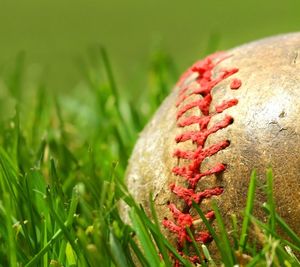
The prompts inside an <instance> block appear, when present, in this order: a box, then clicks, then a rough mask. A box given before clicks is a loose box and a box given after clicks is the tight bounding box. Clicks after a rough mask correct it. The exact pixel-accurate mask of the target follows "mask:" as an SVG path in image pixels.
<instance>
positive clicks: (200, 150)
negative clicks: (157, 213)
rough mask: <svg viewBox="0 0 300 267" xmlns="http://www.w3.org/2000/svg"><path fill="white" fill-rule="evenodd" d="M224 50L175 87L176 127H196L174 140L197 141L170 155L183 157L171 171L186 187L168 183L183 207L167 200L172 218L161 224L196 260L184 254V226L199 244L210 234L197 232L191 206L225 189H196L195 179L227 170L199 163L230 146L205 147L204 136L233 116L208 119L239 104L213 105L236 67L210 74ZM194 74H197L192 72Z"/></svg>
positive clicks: (219, 165) (237, 84)
mask: <svg viewBox="0 0 300 267" xmlns="http://www.w3.org/2000/svg"><path fill="white" fill-rule="evenodd" d="M227 58H228V56H226V55H225V54H224V53H216V54H213V55H210V56H208V57H206V58H205V59H204V60H201V61H199V62H196V63H195V64H194V65H193V66H192V67H191V68H190V69H188V71H186V72H185V73H184V74H183V75H182V77H181V78H180V80H179V82H178V84H177V86H178V87H179V88H180V91H179V96H178V101H177V103H176V107H177V108H178V110H177V117H176V121H177V126H178V127H180V128H184V127H186V126H190V125H194V124H197V125H199V130H197V131H186V132H183V133H181V134H179V135H177V136H176V138H175V141H176V143H181V142H186V141H192V142H193V144H196V149H195V150H192V151H187V150H182V149H175V151H174V154H173V156H175V157H176V158H178V160H179V161H180V160H185V161H184V162H187V164H185V165H184V166H175V167H174V168H173V169H172V172H173V173H174V174H175V175H176V176H180V177H182V178H183V179H184V180H185V181H186V182H187V187H184V186H180V185H176V184H174V183H173V184H171V185H170V189H171V191H172V192H173V193H174V194H175V195H176V196H177V197H179V198H180V199H182V200H183V201H184V203H185V206H184V208H183V209H179V208H177V206H176V205H175V204H174V203H168V207H169V209H170V211H171V213H172V215H173V219H174V220H173V221H172V220H169V219H168V218H164V220H163V225H164V226H165V227H166V228H168V229H169V230H170V231H171V232H173V233H175V234H176V235H177V249H178V252H179V253H180V254H181V255H184V256H186V257H188V258H189V260H190V261H191V262H194V263H197V262H199V259H198V257H197V256H192V257H191V256H189V255H186V254H185V253H184V249H183V248H184V246H185V244H186V243H191V241H192V240H191V239H190V237H189V235H188V233H187V230H186V228H189V229H191V230H192V232H194V233H195V240H196V241H197V242H200V243H208V242H210V241H211V240H212V237H211V235H210V233H209V232H207V231H198V232H197V231H196V227H195V226H196V224H197V223H199V221H201V220H199V218H196V217H193V216H192V215H191V206H192V202H193V201H194V202H195V203H197V204H201V202H202V201H203V200H204V199H207V198H211V197H212V196H219V195H221V194H222V193H223V192H224V188H222V187H214V188H208V189H204V190H202V191H197V192H196V188H197V185H198V182H199V181H200V180H201V179H203V178H204V177H206V176H210V175H212V174H218V173H221V172H223V171H225V170H226V167H227V166H226V165H225V164H224V163H217V164H215V166H213V167H212V168H211V169H208V170H206V171H202V170H201V169H202V168H201V167H202V163H203V161H204V160H205V159H206V158H209V157H211V156H213V155H215V154H217V153H218V152H219V151H221V150H223V149H226V148H227V147H228V146H229V145H230V141H229V140H222V141H220V142H218V143H216V144H213V145H211V146H209V147H205V144H206V141H207V138H208V137H209V136H210V135H212V134H214V133H216V132H217V131H219V130H221V129H224V128H226V127H228V126H229V125H230V124H231V123H233V118H232V117H231V116H229V115H225V117H224V118H223V119H222V120H221V121H218V122H216V123H214V124H213V125H212V126H210V125H209V124H210V122H211V120H212V118H213V117H215V116H216V115H217V114H220V113H223V112H224V111H225V110H226V109H228V108H230V107H233V106H235V105H237V104H238V100H237V99H236V98H233V99H230V100H224V101H223V102H222V103H220V104H217V105H215V106H214V107H213V105H212V102H213V92H212V91H213V89H214V88H215V87H216V85H218V84H219V83H220V82H221V81H223V80H225V79H227V78H229V77H230V76H232V75H233V74H235V73H237V72H238V69H237V68H231V69H220V70H219V71H218V74H217V76H216V77H213V75H214V73H213V72H214V70H215V67H216V66H217V65H219V64H220V63H221V62H222V61H224V60H225V59H227ZM195 74H196V75H195ZM191 75H195V76H197V77H196V78H195V82H196V84H197V86H196V88H195V86H193V87H192V86H191V83H188V84H187V85H185V81H186V79H187V78H189V77H190V76H191ZM240 86H241V80H239V79H237V78H233V79H232V81H231V83H230V88H231V89H232V90H236V89H238V88H239V87H240ZM194 95H199V96H200V99H197V100H193V101H187V100H188V98H189V97H191V96H194ZM194 108H199V110H200V115H199V116H195V115H191V116H184V115H185V114H186V113H187V112H188V111H190V110H191V109H194ZM205 216H206V218H207V219H208V220H213V219H214V212H213V211H208V212H207V213H206V214H205ZM177 264H178V263H177Z"/></svg>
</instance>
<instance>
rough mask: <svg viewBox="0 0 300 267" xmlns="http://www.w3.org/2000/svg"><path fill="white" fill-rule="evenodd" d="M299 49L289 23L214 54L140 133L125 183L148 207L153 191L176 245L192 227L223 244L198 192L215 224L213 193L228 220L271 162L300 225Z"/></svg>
mask: <svg viewBox="0 0 300 267" xmlns="http://www.w3.org/2000/svg"><path fill="white" fill-rule="evenodd" d="M299 53H300V33H292V34H286V35H280V36H275V37H271V38H267V39H263V40H259V41H255V42H251V43H248V44H245V45H242V46H239V47H236V48H233V49H231V50H228V51H225V52H218V53H215V54H213V55H209V56H207V57H206V58H204V59H202V60H200V61H198V62H196V63H195V64H194V65H192V66H191V67H190V68H189V69H188V70H187V71H186V72H185V73H184V74H183V75H182V76H181V78H180V79H179V81H178V83H177V84H176V86H175V88H174V89H173V90H172V92H171V93H170V95H169V96H168V97H167V98H166V99H165V101H164V102H163V103H162V105H161V106H160V108H159V109H158V111H157V112H156V113H155V115H154V116H153V118H152V120H151V121H150V122H149V124H148V125H147V126H146V127H145V129H144V130H143V132H142V133H141V135H140V138H139V140H138V142H137V143H136V146H135V148H134V151H133V153H132V156H131V159H130V162H129V166H128V169H127V175H126V182H127V186H128V189H129V191H130V192H131V194H132V195H133V197H134V198H135V199H136V201H137V202H138V203H141V204H142V205H143V206H144V208H145V209H146V211H147V210H148V211H149V203H148V202H149V201H148V198H149V194H150V192H152V193H153V201H154V203H155V207H156V211H157V214H158V218H159V220H160V222H161V228H162V229H163V231H164V234H165V236H166V237H167V238H168V239H169V240H170V241H172V243H173V244H174V245H175V246H177V249H178V250H179V251H180V250H182V248H183V246H184V243H185V242H190V240H189V237H188V235H187V233H186V227H190V228H192V229H193V233H194V235H195V239H196V242H198V243H199V244H207V246H208V248H209V249H210V251H211V253H212V255H214V253H217V252H216V248H215V246H214V241H213V239H212V237H211V235H210V233H209V232H208V231H207V229H206V228H205V227H204V225H202V224H203V223H202V224H201V220H199V216H198V215H197V213H196V212H195V210H194V209H193V207H192V201H194V202H196V203H197V204H198V205H199V207H200V208H201V209H202V211H203V212H204V214H205V216H206V217H207V218H208V219H209V220H210V221H211V223H212V225H213V226H214V224H215V222H214V212H213V211H212V200H215V201H216V203H217V205H218V208H219V210H220V212H221V214H222V216H223V218H224V222H225V226H226V227H227V229H228V230H229V229H230V227H231V223H230V215H231V214H236V215H237V216H241V214H242V212H243V210H244V208H245V205H246V198H247V190H248V185H249V179H250V174H251V171H252V170H253V169H256V170H257V173H258V181H259V183H260V185H263V184H265V179H266V178H265V173H266V169H267V168H268V167H272V169H273V173H274V198H275V199H274V201H275V203H276V207H277V212H278V213H279V215H280V216H281V217H283V218H284V220H285V221H286V222H287V223H288V224H289V226H290V227H291V228H292V229H293V230H294V231H295V232H296V233H297V234H300V228H299V225H300V156H299V155H300V116H299V114H300V55H299ZM265 199H266V198H265V192H264V190H263V186H261V187H260V188H258V190H257V192H256V195H255V205H256V208H255V211H254V215H255V216H257V217H258V218H260V219H261V220H264V216H266V215H265V213H264V212H263V211H262V209H261V205H262V203H263V202H264V201H265ZM199 221H200V223H196V222H199ZM182 253H183V254H184V253H186V254H187V255H186V256H187V257H191V255H188V254H189V253H188V252H182ZM195 261H196V260H195Z"/></svg>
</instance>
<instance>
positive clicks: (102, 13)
mask: <svg viewBox="0 0 300 267" xmlns="http://www.w3.org/2000/svg"><path fill="white" fill-rule="evenodd" d="M299 11H300V1H299V0H285V1H282V0H264V1H261V0H251V1H242V0H227V1H222V0H209V1H208V0H206V1H202V0H186V1H183V0H172V1H165V0H152V1H141V0H127V1H125V0H123V1H122V0H109V1H104V0H98V1H95V0H94V1H92V0H63V1H61V0H52V1H46V0H27V1H17V0H6V1H5V0H0V51H1V52H0V71H1V69H2V68H3V66H7V65H9V64H11V62H13V61H14V59H15V57H16V54H17V53H18V52H19V51H22V50H23V51H25V52H26V62H27V63H28V64H29V65H30V66H31V68H32V69H33V70H35V71H36V73H38V74H39V75H41V76H42V77H43V79H45V81H46V82H47V83H48V84H49V86H50V87H51V88H52V89H57V90H68V89H71V88H73V87H74V86H75V85H76V84H77V83H78V81H79V80H80V79H81V74H80V71H79V67H78V65H79V64H78V59H79V58H84V57H85V56H86V55H87V50H88V49H90V48H92V47H95V46H96V45H97V44H101V45H104V46H105V47H106V49H107V51H108V53H109V55H110V57H111V60H112V63H113V66H114V70H115V72H116V74H117V77H118V80H119V82H124V83H126V84H130V82H131V80H132V79H133V77H137V76H138V75H140V73H143V72H142V71H141V70H143V69H144V68H146V67H147V60H148V59H149V55H151V52H152V51H154V50H155V49H156V47H162V48H163V49H164V50H165V51H167V52H168V53H169V54H170V55H171V56H172V57H173V58H174V60H175V62H176V63H177V65H178V66H179V71H182V70H184V68H186V67H187V66H188V65H189V64H191V63H192V62H193V61H195V60H196V59H198V58H199V57H201V56H203V55H204V54H206V53H208V52H211V51H209V50H208V47H210V50H211V49H212V48H213V49H214V48H216V49H227V48H230V47H232V46H236V45H239V44H241V43H244V42H248V41H251V40H254V39H257V38H261V37H265V36H269V35H274V34H278V33H284V32H292V31H298V30H299V27H300V15H299ZM140 83H142V78H141V81H140Z"/></svg>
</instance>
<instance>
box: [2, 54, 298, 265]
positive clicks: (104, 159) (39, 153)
mask: <svg viewBox="0 0 300 267" xmlns="http://www.w3.org/2000/svg"><path fill="white" fill-rule="evenodd" d="M81 67H82V70H81V72H82V74H83V77H84V82H83V83H81V84H80V85H79V86H78V87H76V88H74V90H73V92H72V94H70V95H65V94H56V95H54V94H52V93H51V90H50V89H49V88H46V86H45V85H44V84H43V83H42V82H32V81H31V80H30V79H28V77H27V76H26V64H25V62H24V56H23V55H20V56H19V57H18V59H17V62H16V65H15V69H14V70H12V71H11V72H10V74H9V75H0V76H1V77H0V86H1V94H0V102H1V104H3V105H1V106H0V111H1V114H2V116H1V118H0V266H1V267H2V266H3V267H4V266H5V267H6V266H11V267H15V266H25V267H29V266H44V267H46V266H53V267H54V266H55V267H56V266H117V267H127V266H128V267H131V266H135V265H136V263H137V262H139V263H140V265H141V266H149V267H152V266H153V267H155V266H172V264H173V263H172V261H173V260H172V258H171V257H170V255H171V254H172V255H173V257H174V258H177V259H178V260H179V262H181V263H182V264H183V265H184V266H192V265H191V264H190V263H189V262H188V261H187V260H186V259H184V258H183V257H181V256H180V255H179V254H178V253H177V251H176V248H174V247H173V246H172V245H171V244H170V243H169V241H168V240H167V239H166V238H165V237H164V236H163V235H162V233H161V229H160V225H161V224H160V222H159V220H158V218H157V216H156V212H155V207H154V205H153V203H151V213H152V217H151V218H149V217H148V216H147V215H146V213H145V212H144V210H143V208H142V207H140V206H139V205H138V204H137V203H135V202H134V200H133V199H132V198H131V197H130V195H129V194H128V193H127V192H126V187H125V186H124V171H125V168H126V164H127V160H128V157H129V155H130V153H131V150H132V147H133V145H134V143H135V141H136V139H137V137H138V133H139V132H140V131H141V129H142V128H143V126H144V125H145V123H146V122H147V121H148V120H149V118H150V116H151V115H152V114H153V112H154V111H155V110H156V108H157V107H158V105H159V104H160V103H161V101H162V100H163V99H164V97H165V96H166V95H167V94H168V93H169V90H170V88H172V85H173V84H174V83H175V81H176V78H177V76H178V73H177V68H176V65H175V64H174V62H173V61H172V59H171V58H170V57H169V56H168V55H166V54H165V53H163V52H161V51H158V52H157V53H156V54H154V55H153V56H152V57H151V60H150V62H149V71H148V73H145V74H144V75H145V77H146V78H147V83H146V84H145V86H144V87H143V88H138V89H136V88H121V87H119V86H118V81H117V79H116V78H115V77H114V75H113V66H112V65H111V63H110V60H109V57H108V55H107V53H106V51H105V50H104V49H103V48H101V49H99V51H98V53H96V54H94V55H93V61H89V62H85V63H83V62H82V63H81ZM128 92H135V93H134V94H132V95H130V94H129V93H128ZM7 103H11V104H9V105H7ZM5 104H6V105H5ZM256 179H257V178H256V173H255V172H253V173H252V176H251V182H250V186H249V193H248V201H247V205H246V207H245V211H244V216H243V218H244V219H243V222H242V223H241V229H240V228H239V223H238V222H237V219H236V218H237V217H236V216H234V215H233V216H232V229H225V226H224V224H223V220H222V218H221V215H220V212H219V211H218V208H217V206H216V205H215V206H214V209H215V213H216V221H217V225H218V231H215V229H213V228H212V227H211V225H210V224H209V223H208V222H207V220H206V218H205V216H204V215H203V213H202V211H201V209H199V207H198V206H197V205H194V207H195V208H196V210H197V212H198V213H199V216H200V217H201V218H202V220H203V221H204V223H205V224H206V226H207V228H208V229H209V230H210V232H211V234H212V235H213V237H214V240H215V242H216V244H217V246H218V248H219V251H220V255H221V261H222V262H223V264H224V265H225V266H233V265H235V266H237V264H240V265H241V266H242V260H241V259H243V261H245V262H246V264H244V265H247V266H287V267H289V266H300V264H299V261H298V259H297V258H296V256H295V254H297V253H298V254H299V251H300V237H298V236H297V235H296V234H295V233H294V232H293V231H292V229H291V228H290V227H289V226H288V225H287V224H286V223H285V222H284V221H283V220H282V218H280V217H279V216H278V214H277V213H276V211H275V203H274V200H273V188H272V187H273V183H272V180H273V175H272V171H271V170H267V171H266V188H267V190H266V196H267V201H266V203H265V206H264V209H265V212H266V216H267V218H268V219H267V221H266V222H262V221H259V220H258V219H257V218H255V217H253V215H252V210H253V204H254V199H255V190H256ZM149 197H150V196H149ZM121 199H122V200H123V201H125V202H126V203H127V204H128V205H129V206H130V207H131V209H130V218H131V221H132V224H131V225H127V224H125V223H124V222H123V221H122V219H121V217H120V214H119V211H118V205H119V202H120V200H121ZM150 202H151V201H150ZM253 227H254V229H255V232H256V233H257V235H259V238H258V239H257V240H256V242H257V243H259V244H258V245H257V244H255V242H254V243H251V241H249V239H248V235H249V233H250V230H251V229H252V228H253ZM278 227H279V228H281V229H282V230H283V231H285V233H286V235H287V236H288V237H289V239H288V240H284V239H282V238H281V237H280V236H279V235H278V232H277V229H278ZM219 232H220V234H217V233H219ZM189 233H190V235H191V237H192V233H191V232H189ZM192 240H193V242H192V246H194V249H195V252H196V253H197V254H198V255H205V257H206V259H207V260H206V261H204V260H203V261H202V266H216V265H217V264H219V263H218V261H217V260H216V259H214V258H212V257H211V255H210V254H209V250H208V249H207V247H206V246H198V245H197V244H196V242H195V240H194V238H193V237H192Z"/></svg>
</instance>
